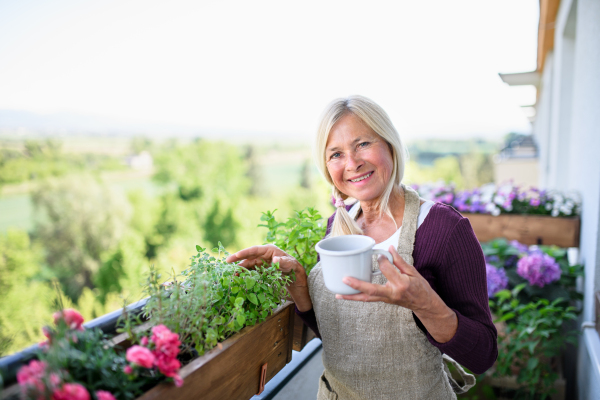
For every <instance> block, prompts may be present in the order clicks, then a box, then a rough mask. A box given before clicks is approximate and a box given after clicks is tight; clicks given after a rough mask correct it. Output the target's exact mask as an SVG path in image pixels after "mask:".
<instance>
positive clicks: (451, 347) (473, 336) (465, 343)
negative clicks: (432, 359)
mask: <svg viewBox="0 0 600 400" xmlns="http://www.w3.org/2000/svg"><path fill="white" fill-rule="evenodd" d="M452 311H454V312H455V313H456V317H457V318H458V327H457V328H456V333H455V334H454V336H453V337H452V339H450V340H449V341H447V342H446V343H438V342H436V340H435V339H434V338H433V337H432V336H431V335H430V334H429V332H427V339H428V340H429V342H430V343H431V344H432V345H434V346H435V347H437V348H438V349H439V350H440V351H441V352H442V353H445V354H448V355H449V356H453V355H462V354H467V353H469V352H471V351H472V350H473V349H474V348H475V346H476V345H477V342H479V331H478V329H479V327H478V325H477V322H475V321H473V320H471V319H469V318H467V317H465V316H463V315H462V314H461V313H459V312H458V311H456V310H455V309H452Z"/></svg>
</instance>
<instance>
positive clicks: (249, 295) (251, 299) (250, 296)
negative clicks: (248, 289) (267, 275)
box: [248, 293, 258, 305]
mask: <svg viewBox="0 0 600 400" xmlns="http://www.w3.org/2000/svg"><path fill="white" fill-rule="evenodd" d="M248 300H250V302H251V303H253V304H256V305H258V299H257V298H256V295H255V294H254V293H249V294H248Z"/></svg>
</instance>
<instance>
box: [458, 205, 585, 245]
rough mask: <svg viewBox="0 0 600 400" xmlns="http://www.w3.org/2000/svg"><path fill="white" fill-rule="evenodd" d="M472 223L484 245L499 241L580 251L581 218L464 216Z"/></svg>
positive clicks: (509, 215)
mask: <svg viewBox="0 0 600 400" xmlns="http://www.w3.org/2000/svg"><path fill="white" fill-rule="evenodd" d="M463 216H465V217H466V218H468V219H469V221H470V222H471V226H472V227H473V230H474V231H475V235H476V236H477V239H479V241H480V242H488V241H490V240H492V239H496V238H499V237H503V238H506V239H508V240H517V241H519V242H520V243H523V244H538V245H539V244H544V245H556V246H559V247H579V226H580V220H579V217H573V218H563V217H548V216H540V215H511V214H507V215H499V216H497V217H494V216H493V215H488V214H469V213H463Z"/></svg>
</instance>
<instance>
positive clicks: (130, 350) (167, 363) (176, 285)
mask: <svg viewBox="0 0 600 400" xmlns="http://www.w3.org/2000/svg"><path fill="white" fill-rule="evenodd" d="M197 250H198V254H197V255H196V256H194V257H192V263H191V265H190V268H188V269H187V270H186V271H184V272H183V273H182V274H181V275H179V276H175V277H173V278H172V279H170V280H168V281H167V282H164V283H161V282H160V276H159V275H158V274H157V273H156V271H152V272H151V273H150V275H149V278H148V286H147V290H148V294H149V298H148V300H147V301H146V302H145V305H144V306H143V310H142V314H141V317H139V318H135V317H134V316H133V315H132V314H128V315H126V318H124V319H123V320H124V326H123V327H122V329H121V333H122V334H121V335H119V336H117V337H115V338H112V339H109V338H108V337H107V336H106V335H105V334H103V333H102V331H101V330H100V329H97V328H94V329H87V330H86V329H83V325H82V322H83V319H82V318H81V316H80V315H79V314H78V313H77V312H76V311H74V310H61V311H60V312H58V313H57V314H56V317H55V320H56V326H55V327H52V328H45V333H46V334H47V337H48V342H47V343H45V344H43V346H41V350H40V351H38V352H37V358H38V360H33V361H31V362H30V363H29V364H26V365H25V366H23V367H22V368H21V370H20V371H19V373H18V376H17V379H18V381H19V386H20V387H16V386H17V385H14V386H13V387H9V388H8V389H7V390H6V391H5V392H4V393H3V395H2V396H3V398H10V396H19V392H20V394H21V396H24V397H26V398H36V399H37V398H57V399H59V398H77V399H82V400H83V399H90V398H93V399H98V400H108V399H113V398H119V399H121V398H122V399H130V398H131V399H133V398H135V397H138V396H141V397H142V398H154V397H164V396H168V397H169V398H188V397H190V396H192V395H193V396H196V397H197V396H198V395H199V394H200V395H202V396H203V397H205V398H231V399H236V398H238V399H247V398H250V397H251V396H252V395H253V394H256V393H257V392H258V391H259V390H260V388H259V387H260V385H261V383H262V384H263V385H264V383H265V382H266V381H267V380H268V379H269V378H270V377H272V376H273V375H274V374H275V373H276V372H278V371H279V370H280V369H281V368H282V367H283V366H284V365H285V364H286V363H287V362H288V361H290V360H291V348H292V332H293V322H294V319H293V318H292V317H293V314H292V312H293V311H292V308H291V307H292V304H291V303H289V302H287V303H286V302H285V285H286V284H287V282H288V280H289V278H288V277H285V276H283V275H282V274H281V271H279V269H278V266H277V265H270V266H264V267H259V268H257V270H247V269H245V268H243V267H240V266H238V265H236V264H228V263H226V262H225V257H224V256H223V257H222V255H224V254H225V253H224V249H223V248H222V246H220V248H219V249H215V250H216V251H217V252H218V256H212V255H210V254H207V253H206V252H205V249H203V248H200V247H198V248H197ZM182 363H186V364H187V365H185V366H183V368H181V365H182ZM240 365H242V366H244V367H243V368H240ZM165 378H167V379H168V381H170V382H166V383H165V382H163V383H159V382H160V381H164V380H165ZM157 383H158V385H157ZM61 396H62V397H61ZM65 396H66V397H65ZM69 396H71V397H69Z"/></svg>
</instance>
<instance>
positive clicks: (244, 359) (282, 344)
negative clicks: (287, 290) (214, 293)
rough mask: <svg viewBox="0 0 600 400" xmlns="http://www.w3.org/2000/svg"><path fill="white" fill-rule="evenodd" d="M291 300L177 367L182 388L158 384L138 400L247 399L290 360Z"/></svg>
mask: <svg viewBox="0 0 600 400" xmlns="http://www.w3.org/2000/svg"><path fill="white" fill-rule="evenodd" d="M294 316H295V313H294V303H291V302H287V303H285V304H283V305H282V306H280V307H279V308H278V309H277V310H275V312H274V313H273V315H271V316H270V317H269V318H267V320H266V321H265V322H263V323H261V324H257V325H255V326H249V327H246V328H244V329H242V330H241V331H240V332H238V333H236V334H235V335H234V336H232V337H230V338H229V339H227V340H225V341H224V342H223V343H221V344H220V345H219V346H217V347H216V348H214V349H212V350H210V351H209V352H207V353H206V354H204V355H203V356H201V357H198V358H196V359H194V360H192V361H191V362H190V363H189V364H187V365H186V366H184V367H183V368H181V369H180V370H179V375H180V376H181V377H182V378H183V379H184V384H183V386H182V387H180V388H178V387H175V385H174V384H172V383H166V382H163V383H160V384H158V385H157V386H155V387H154V388H152V389H151V390H149V391H148V392H146V393H145V394H144V395H142V396H140V397H139V398H138V400H152V399H167V398H168V399H172V400H179V399H180V400H186V399H198V398H202V399H206V400H210V399H231V400H236V399H239V400H247V399H249V398H251V397H252V396H254V395H255V394H257V393H259V392H260V391H261V385H262V386H264V384H265V383H266V382H268V381H269V380H270V379H271V378H272V377H273V376H275V374H277V372H279V371H280V370H281V369H282V368H283V367H284V366H285V365H286V364H287V363H288V362H290V361H291V360H292V338H293V332H294Z"/></svg>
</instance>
